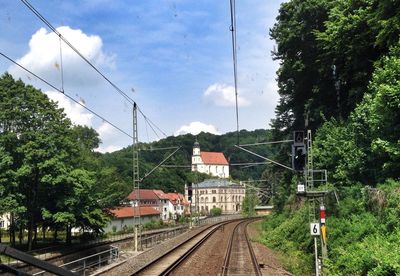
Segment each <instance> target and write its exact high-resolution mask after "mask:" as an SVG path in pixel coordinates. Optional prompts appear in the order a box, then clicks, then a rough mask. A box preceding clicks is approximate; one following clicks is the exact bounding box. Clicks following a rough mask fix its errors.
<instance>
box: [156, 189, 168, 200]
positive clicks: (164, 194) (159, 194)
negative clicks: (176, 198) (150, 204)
mask: <svg viewBox="0 0 400 276" xmlns="http://www.w3.org/2000/svg"><path fill="white" fill-rule="evenodd" d="M153 192H154V193H155V194H156V195H157V196H158V198H159V199H169V197H168V195H167V194H166V193H164V192H163V191H161V190H153Z"/></svg>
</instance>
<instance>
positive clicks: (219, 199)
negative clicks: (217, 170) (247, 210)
mask: <svg viewBox="0 0 400 276" xmlns="http://www.w3.org/2000/svg"><path fill="white" fill-rule="evenodd" d="M245 192H246V188H245V186H243V185H240V184H237V183H234V182H231V181H229V180H227V179H207V180H205V181H203V182H200V183H198V184H191V185H189V186H188V185H185V197H186V199H187V200H188V201H190V202H191V207H192V208H193V211H195V212H200V213H203V214H208V213H209V212H210V210H211V209H212V208H221V210H222V213H223V214H235V213H239V212H241V210H242V203H243V199H244V196H245Z"/></svg>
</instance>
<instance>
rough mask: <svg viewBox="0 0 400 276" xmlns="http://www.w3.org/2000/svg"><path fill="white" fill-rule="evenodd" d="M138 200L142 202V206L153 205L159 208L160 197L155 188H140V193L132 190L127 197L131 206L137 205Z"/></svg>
mask: <svg viewBox="0 0 400 276" xmlns="http://www.w3.org/2000/svg"><path fill="white" fill-rule="evenodd" d="M138 200H139V202H140V206H151V207H155V208H156V209H157V210H159V207H160V199H159V197H158V196H157V195H156V193H154V190H148V189H139V193H138V194H137V193H136V192H135V191H132V192H131V193H130V194H129V195H128V197H127V201H128V202H129V204H130V205H131V206H137V201H138ZM159 211H161V210H159Z"/></svg>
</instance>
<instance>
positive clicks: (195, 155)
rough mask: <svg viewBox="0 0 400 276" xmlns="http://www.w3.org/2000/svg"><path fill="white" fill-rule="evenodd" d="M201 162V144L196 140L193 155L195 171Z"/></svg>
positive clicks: (193, 170)
mask: <svg viewBox="0 0 400 276" xmlns="http://www.w3.org/2000/svg"><path fill="white" fill-rule="evenodd" d="M200 163H201V157H200V144H199V142H197V140H196V142H194V145H193V155H192V172H195V171H197V170H198V168H197V166H198V165H199V164H200Z"/></svg>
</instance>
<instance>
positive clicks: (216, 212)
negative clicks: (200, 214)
mask: <svg viewBox="0 0 400 276" xmlns="http://www.w3.org/2000/svg"><path fill="white" fill-rule="evenodd" d="M221 214H222V209H221V208H212V209H211V210H210V215H211V216H213V217H216V216H220V215H221Z"/></svg>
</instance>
